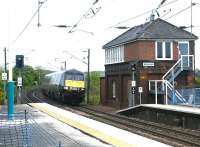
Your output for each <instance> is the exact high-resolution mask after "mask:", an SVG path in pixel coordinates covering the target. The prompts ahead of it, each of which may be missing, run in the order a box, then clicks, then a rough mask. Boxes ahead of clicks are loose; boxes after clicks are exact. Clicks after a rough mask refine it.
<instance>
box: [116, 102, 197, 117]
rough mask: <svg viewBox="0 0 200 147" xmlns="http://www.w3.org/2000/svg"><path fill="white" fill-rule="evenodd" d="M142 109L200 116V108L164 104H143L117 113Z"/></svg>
mask: <svg viewBox="0 0 200 147" xmlns="http://www.w3.org/2000/svg"><path fill="white" fill-rule="evenodd" d="M142 107H146V108H153V109H162V110H169V111H176V112H183V113H188V114H197V115H200V108H199V107H191V106H187V105H162V104H141V105H137V106H135V107H130V108H127V109H123V110H120V111H118V112H117V113H120V112H124V111H127V110H132V109H137V108H142Z"/></svg>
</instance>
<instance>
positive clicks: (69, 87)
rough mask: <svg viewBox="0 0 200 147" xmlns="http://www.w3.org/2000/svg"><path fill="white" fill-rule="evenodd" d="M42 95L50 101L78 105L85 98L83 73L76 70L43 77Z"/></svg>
mask: <svg viewBox="0 0 200 147" xmlns="http://www.w3.org/2000/svg"><path fill="white" fill-rule="evenodd" d="M43 93H44V94H45V95H46V96H48V97H49V98H51V99H55V100H58V101H61V102H64V103H67V104H71V105H78V104H80V103H81V102H82V101H83V100H84V97H85V83H84V73H83V72H80V71H78V70H76V69H70V70H66V71H62V72H53V73H51V74H48V75H46V76H45V81H44V84H43Z"/></svg>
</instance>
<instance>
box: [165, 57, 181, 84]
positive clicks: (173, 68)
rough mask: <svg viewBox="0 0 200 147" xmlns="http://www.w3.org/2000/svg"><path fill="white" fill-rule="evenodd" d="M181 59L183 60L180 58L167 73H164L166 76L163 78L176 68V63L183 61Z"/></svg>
mask: <svg viewBox="0 0 200 147" xmlns="http://www.w3.org/2000/svg"><path fill="white" fill-rule="evenodd" d="M181 60H182V58H180V59H179V60H178V61H177V62H176V64H174V65H173V66H172V67H171V68H170V69H169V70H168V72H166V73H165V74H164V76H163V77H162V79H163V80H165V77H166V76H167V75H168V74H169V73H170V72H171V71H172V70H173V69H174V67H175V66H176V65H178V64H179V62H181Z"/></svg>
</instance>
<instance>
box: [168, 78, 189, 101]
mask: <svg viewBox="0 0 200 147" xmlns="http://www.w3.org/2000/svg"><path fill="white" fill-rule="evenodd" d="M165 82H166V85H167V86H168V87H169V88H170V89H171V90H173V86H172V84H171V83H170V82H169V81H167V80H165ZM174 91H175V95H176V96H177V97H178V99H179V100H180V101H184V102H185V103H186V100H185V98H184V97H183V96H182V95H181V94H180V93H179V92H178V91H177V90H174Z"/></svg>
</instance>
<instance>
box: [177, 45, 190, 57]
mask: <svg viewBox="0 0 200 147" xmlns="http://www.w3.org/2000/svg"><path fill="white" fill-rule="evenodd" d="M181 43H186V44H187V45H188V53H187V54H188V55H189V54H190V43H189V41H179V42H178V51H179V56H181V52H180V50H179V44H181Z"/></svg>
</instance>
